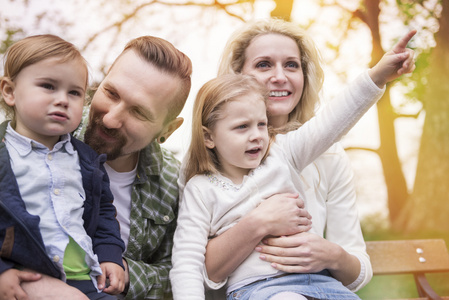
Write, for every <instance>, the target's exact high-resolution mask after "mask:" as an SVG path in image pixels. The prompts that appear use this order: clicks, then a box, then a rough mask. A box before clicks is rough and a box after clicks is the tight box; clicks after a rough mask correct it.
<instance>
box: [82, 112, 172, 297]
mask: <svg viewBox="0 0 449 300" xmlns="http://www.w3.org/2000/svg"><path fill="white" fill-rule="evenodd" d="M87 115H88V114H87V113H86V112H85V114H84V116H85V118H83V119H84V120H83V124H87ZM83 127H85V126H83ZM84 130H85V129H84V128H79V129H78V130H77V131H76V133H75V135H76V136H78V137H82V136H83V135H84ZM179 167H180V163H179V161H178V160H177V159H176V158H175V157H174V156H173V155H172V154H171V153H170V152H169V151H167V150H165V149H163V148H161V147H160V146H159V144H158V143H156V142H152V143H151V144H150V145H148V146H147V147H146V148H145V149H143V150H141V151H140V156H139V163H138V166H137V176H136V180H135V181H134V186H133V189H132V195H131V201H132V202H131V216H130V236H129V241H128V247H127V249H126V251H125V253H124V257H125V259H126V261H127V262H128V267H129V280H130V284H129V289H128V292H127V294H126V297H125V299H133V300H138V299H172V295H171V286H170V280H169V271H170V269H171V253H172V247H173V234H174V232H175V228H176V215H177V209H178V184H177V179H178V173H179Z"/></svg>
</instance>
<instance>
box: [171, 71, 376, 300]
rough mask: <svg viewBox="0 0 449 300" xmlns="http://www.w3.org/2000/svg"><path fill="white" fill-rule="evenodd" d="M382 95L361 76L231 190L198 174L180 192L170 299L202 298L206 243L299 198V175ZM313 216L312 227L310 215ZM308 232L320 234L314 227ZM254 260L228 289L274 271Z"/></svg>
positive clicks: (221, 180)
mask: <svg viewBox="0 0 449 300" xmlns="http://www.w3.org/2000/svg"><path fill="white" fill-rule="evenodd" d="M383 92H384V90H383V89H379V88H378V87H377V86H376V85H375V84H374V83H373V82H372V80H371V78H370V77H369V75H368V73H367V72H365V73H363V74H362V75H361V76H359V77H358V78H357V79H356V80H355V81H354V82H353V83H352V84H351V86H350V87H349V88H347V89H346V90H345V91H344V93H343V94H342V95H341V96H340V97H339V98H338V99H336V100H334V101H332V102H331V103H329V104H328V105H327V106H326V107H325V108H324V109H323V111H322V112H321V113H320V114H319V115H318V116H317V117H315V118H312V119H311V120H310V121H308V122H307V123H305V124H304V125H303V126H301V127H300V128H299V129H298V130H295V131H291V132H289V133H287V134H285V135H277V136H276V141H275V143H273V145H272V147H271V148H270V154H269V155H268V157H267V158H266V159H265V161H264V162H263V163H262V164H261V165H260V166H259V167H258V168H256V169H254V170H253V171H251V172H250V174H249V175H248V176H245V178H244V179H243V182H242V184H241V185H238V186H236V185H234V184H233V183H232V182H231V181H230V180H228V179H227V178H225V177H223V176H221V175H220V174H210V175H197V176H195V177H193V178H192V179H191V180H189V182H188V183H187V184H186V186H185V188H184V191H183V193H182V198H181V202H180V209H179V216H178V225H177V229H176V232H175V237H174V248H173V254H172V262H173V269H172V270H171V272H170V279H171V282H172V288H173V295H174V298H175V299H204V286H203V282H204V274H205V269H204V254H205V249H206V245H207V242H208V239H209V238H210V237H213V236H216V235H219V234H221V233H223V232H224V231H226V230H227V229H229V228H230V227H231V226H233V225H235V224H236V223H237V222H238V221H239V220H240V219H241V218H242V217H243V216H244V215H246V214H247V213H248V212H249V211H251V210H252V209H254V208H255V207H256V206H257V205H258V204H259V203H260V202H261V201H262V200H263V199H266V198H268V197H270V196H272V195H274V194H277V193H280V192H283V193H284V192H298V193H300V195H301V196H302V197H304V195H305V194H306V191H307V189H304V187H303V186H302V184H301V183H300V182H302V181H301V180H300V175H299V174H300V172H301V171H302V170H303V169H304V168H305V167H306V166H307V165H308V164H309V163H311V162H312V161H313V160H314V159H316V158H317V157H318V156H319V155H320V154H322V153H323V152H325V151H326V150H327V149H328V148H329V147H330V146H331V145H332V144H333V143H334V142H335V141H337V140H338V139H340V138H341V136H342V135H344V134H345V133H346V132H347V131H348V130H349V129H350V128H352V126H353V125H354V124H355V123H356V122H357V121H358V120H359V118H360V117H361V116H362V115H363V114H364V113H365V112H366V111H367V110H368V109H369V107H371V106H372V105H373V104H374V103H375V102H376V101H377V100H378V99H379V98H380V97H381V95H382V94H383ZM303 199H304V198H303ZM305 201H306V203H307V199H305ZM306 205H307V204H306ZM317 211H319V210H317ZM312 217H313V218H314V222H313V223H314V224H315V216H314V215H313V214H312ZM313 232H315V233H317V234H319V231H318V230H317V229H316V228H314V229H313ZM258 257H259V254H258V253H256V252H255V253H253V254H252V255H250V256H249V257H248V258H247V259H246V260H245V261H244V262H243V263H242V264H241V265H240V266H239V267H238V268H237V269H236V270H235V271H234V272H233V273H232V274H231V275H230V276H229V278H228V285H229V286H230V285H234V284H238V283H239V282H241V281H245V282H246V283H248V282H250V281H251V278H256V279H255V280H257V279H258V278H260V276H264V277H269V276H272V275H273V274H275V273H276V272H278V271H277V270H276V269H274V268H272V267H271V266H270V264H269V263H267V262H264V261H261V260H260V259H259V258H258ZM206 282H208V281H207V280H206ZM209 283H210V282H209ZM223 284H224V282H223V283H220V284H217V285H216V286H211V287H212V288H219V287H220V286H222V285H223Z"/></svg>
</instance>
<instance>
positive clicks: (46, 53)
mask: <svg viewBox="0 0 449 300" xmlns="http://www.w3.org/2000/svg"><path fill="white" fill-rule="evenodd" d="M48 58H59V59H60V61H61V62H67V61H70V60H79V61H80V63H82V64H83V65H84V67H85V68H86V74H87V73H88V67H87V62H86V60H85V59H84V57H83V56H82V55H81V53H80V52H79V51H78V49H77V48H76V47H75V46H74V45H73V44H72V43H70V42H67V41H66V40H64V39H62V38H60V37H58V36H55V35H51V34H43V35H34V36H29V37H26V38H24V39H22V40H20V41H18V42H16V43H14V44H13V45H12V46H11V47H9V48H8V50H7V51H6V54H5V56H4V58H3V59H4V76H3V77H2V78H0V79H3V78H9V79H10V80H11V81H14V80H15V79H16V77H17V76H18V75H19V73H20V72H21V71H22V70H23V69H25V68H26V67H28V66H31V65H33V64H36V63H38V62H40V61H43V60H45V59H48ZM86 78H88V76H86ZM87 85H88V81H86V87H87ZM0 105H1V107H2V108H3V110H4V112H5V117H6V119H10V120H12V121H13V123H14V122H15V113H14V107H11V106H9V105H8V104H6V102H5V100H4V99H3V97H2V96H1V94H0Z"/></svg>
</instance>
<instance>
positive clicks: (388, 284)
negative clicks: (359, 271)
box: [357, 273, 449, 300]
mask: <svg viewBox="0 0 449 300" xmlns="http://www.w3.org/2000/svg"><path fill="white" fill-rule="evenodd" d="M426 277H427V280H428V281H429V284H430V286H431V287H432V288H433V289H434V290H435V292H437V294H438V295H442V296H449V273H441V274H428V275H426ZM357 295H359V297H360V298H361V299H363V300H382V299H397V298H401V299H404V298H416V297H418V292H417V290H416V285H415V281H414V279H413V276H412V275H382V276H380V275H379V276H374V277H373V279H372V280H371V282H370V283H368V285H366V286H365V287H364V288H362V289H361V290H360V291H358V292H357Z"/></svg>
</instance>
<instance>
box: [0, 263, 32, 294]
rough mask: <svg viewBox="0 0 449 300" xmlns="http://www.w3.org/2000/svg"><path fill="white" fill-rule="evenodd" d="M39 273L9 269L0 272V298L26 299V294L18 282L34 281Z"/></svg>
mask: <svg viewBox="0 0 449 300" xmlns="http://www.w3.org/2000/svg"><path fill="white" fill-rule="evenodd" d="M40 278H41V274H39V273H33V272H26V271H19V270H16V269H9V270H7V271H5V272H3V273H1V274H0V300H10V299H18V300H27V299H28V295H27V293H25V291H24V290H23V289H22V287H21V286H20V284H21V283H22V282H24V281H36V280H39V279H40Z"/></svg>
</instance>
